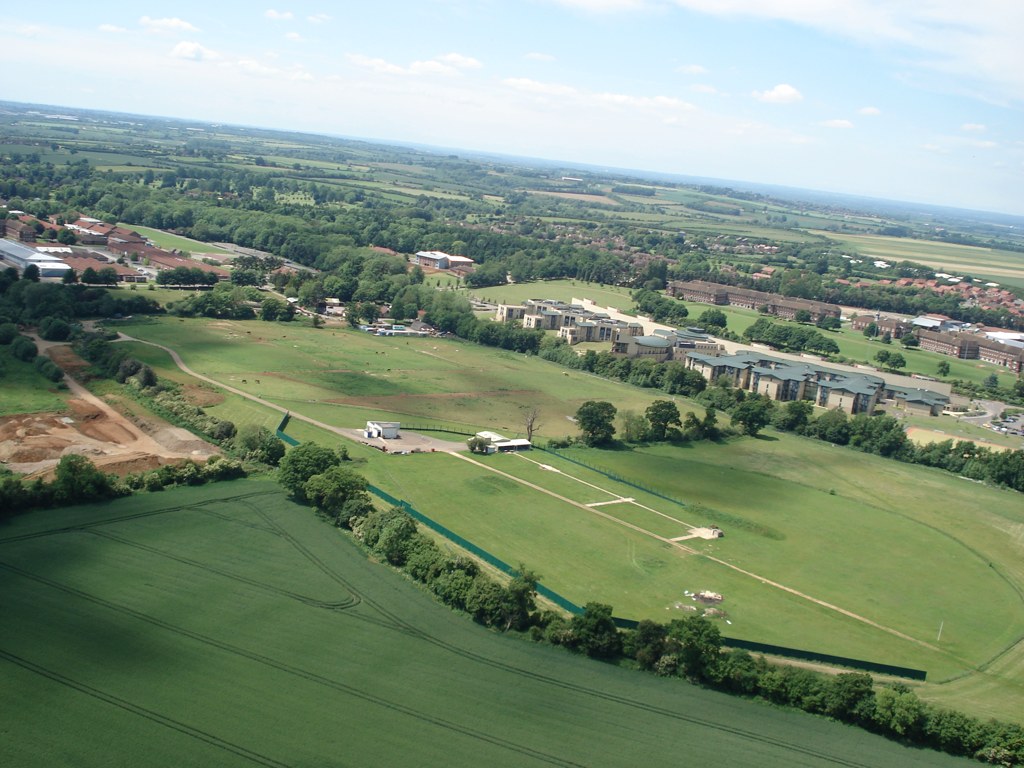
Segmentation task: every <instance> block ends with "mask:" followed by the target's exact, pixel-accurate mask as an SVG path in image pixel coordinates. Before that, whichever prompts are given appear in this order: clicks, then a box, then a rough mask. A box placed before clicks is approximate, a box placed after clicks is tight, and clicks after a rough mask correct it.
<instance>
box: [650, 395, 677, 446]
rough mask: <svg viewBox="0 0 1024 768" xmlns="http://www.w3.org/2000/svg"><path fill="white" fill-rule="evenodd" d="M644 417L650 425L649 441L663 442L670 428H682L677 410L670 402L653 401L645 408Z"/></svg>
mask: <svg viewBox="0 0 1024 768" xmlns="http://www.w3.org/2000/svg"><path fill="white" fill-rule="evenodd" d="M644 415H645V416H646V417H647V422H648V424H649V425H650V427H649V429H648V437H649V438H650V439H651V440H655V441H659V440H664V439H665V438H666V437H667V436H668V434H669V429H670V428H672V427H676V428H681V427H682V426H683V423H682V420H681V418H680V415H679V408H677V407H676V404H675V403H673V402H672V401H671V400H655V401H654V402H653V403H651V404H650V405H649V406H647V410H646V411H644Z"/></svg>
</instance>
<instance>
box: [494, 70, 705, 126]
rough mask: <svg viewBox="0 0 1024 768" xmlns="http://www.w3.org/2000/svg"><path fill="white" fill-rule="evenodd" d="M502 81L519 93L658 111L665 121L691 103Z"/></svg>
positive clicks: (582, 104)
mask: <svg viewBox="0 0 1024 768" xmlns="http://www.w3.org/2000/svg"><path fill="white" fill-rule="evenodd" d="M501 82H502V84H503V85H505V86H507V87H508V88H511V89H513V90H515V91H519V92H521V93H526V94H532V95H535V96H540V97H547V96H553V97H557V98H558V99H559V101H560V102H571V103H572V105H573V106H574V107H580V108H595V107H597V108H601V109H605V110H615V111H620V110H619V108H621V107H627V108H628V109H629V110H632V111H637V110H647V111H653V112H655V113H658V114H660V116H661V118H662V120H663V121H664V122H666V123H672V122H678V121H679V118H680V116H681V115H680V113H683V112H689V111H691V110H693V109H695V107H694V106H693V105H692V104H689V103H687V102H685V101H683V100H682V99H677V98H675V97H674V96H634V95H632V94H627V93H595V92H591V91H581V90H579V89H577V88H573V87H572V86H571V85H564V84H562V83H545V82H540V81H538V80H531V79H529V78H526V77H508V78H505V79H504V80H502V81H501Z"/></svg>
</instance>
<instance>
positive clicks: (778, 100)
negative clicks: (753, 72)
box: [751, 83, 804, 104]
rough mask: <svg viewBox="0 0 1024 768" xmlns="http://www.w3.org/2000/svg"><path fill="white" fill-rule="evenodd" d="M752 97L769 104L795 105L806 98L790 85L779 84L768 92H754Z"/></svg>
mask: <svg viewBox="0 0 1024 768" xmlns="http://www.w3.org/2000/svg"><path fill="white" fill-rule="evenodd" d="M751 95H752V96H753V97H754V98H755V99H757V100H758V101H763V102H765V103H767V104H795V103H796V102H798V101H801V100H802V99H803V98H804V97H803V94H802V93H800V91H798V90H797V89H796V88H794V87H793V86H792V85H789V84H788V83H779V84H778V85H776V86H775V87H774V88H772V89H771V90H768V91H754V92H753V93H752V94H751Z"/></svg>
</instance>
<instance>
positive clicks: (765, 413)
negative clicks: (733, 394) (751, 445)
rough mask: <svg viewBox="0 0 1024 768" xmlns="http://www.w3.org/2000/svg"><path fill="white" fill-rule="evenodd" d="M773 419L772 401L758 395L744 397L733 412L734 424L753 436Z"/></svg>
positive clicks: (744, 432)
mask: <svg viewBox="0 0 1024 768" xmlns="http://www.w3.org/2000/svg"><path fill="white" fill-rule="evenodd" d="M771 420H772V401H771V400H769V399H768V398H767V397H758V396H756V395H754V396H750V397H746V398H744V400H743V402H742V403H740V404H739V405H737V406H736V409H735V410H734V411H733V412H732V422H731V423H732V425H733V426H734V427H736V426H738V427H740V429H742V430H743V434H745V435H750V436H751V437H753V436H754V435H756V434H757V433H758V432H760V431H761V430H762V429H764V428H765V427H767V426H768V425H769V424H770V423H771Z"/></svg>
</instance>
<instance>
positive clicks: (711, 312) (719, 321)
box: [697, 309, 729, 330]
mask: <svg viewBox="0 0 1024 768" xmlns="http://www.w3.org/2000/svg"><path fill="white" fill-rule="evenodd" d="M697 324H698V325H699V326H701V327H702V328H704V329H705V330H707V329H708V328H723V329H724V328H725V327H726V326H727V325H728V324H729V318H728V317H726V315H725V312H723V311H722V310H720V309H705V310H704V311H703V312H701V313H700V317H698V318H697Z"/></svg>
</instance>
